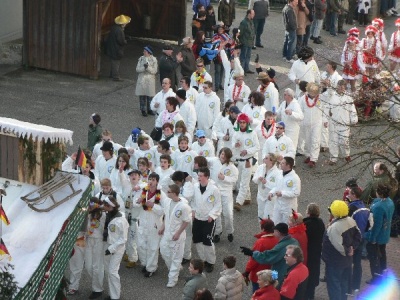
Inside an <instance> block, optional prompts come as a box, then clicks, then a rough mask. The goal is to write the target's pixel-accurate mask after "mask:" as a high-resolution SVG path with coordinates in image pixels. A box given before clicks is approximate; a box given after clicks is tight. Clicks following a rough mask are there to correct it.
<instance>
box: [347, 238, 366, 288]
mask: <svg viewBox="0 0 400 300" xmlns="http://www.w3.org/2000/svg"><path fill="white" fill-rule="evenodd" d="M363 244H364V242H363V241H361V243H360V245H359V246H358V248H357V249H355V250H354V254H353V276H352V277H351V280H350V284H349V293H351V292H352V291H351V289H353V290H359V289H360V286H361V277H362V266H361V256H362V251H363Z"/></svg>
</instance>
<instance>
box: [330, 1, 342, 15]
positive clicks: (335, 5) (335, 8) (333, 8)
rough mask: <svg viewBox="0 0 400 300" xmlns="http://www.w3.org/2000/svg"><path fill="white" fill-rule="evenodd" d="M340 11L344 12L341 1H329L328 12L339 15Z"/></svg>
mask: <svg viewBox="0 0 400 300" xmlns="http://www.w3.org/2000/svg"><path fill="white" fill-rule="evenodd" d="M340 10H343V8H342V6H341V5H340V2H339V0H329V4H328V11H329V12H335V13H338V12H339V11H340Z"/></svg>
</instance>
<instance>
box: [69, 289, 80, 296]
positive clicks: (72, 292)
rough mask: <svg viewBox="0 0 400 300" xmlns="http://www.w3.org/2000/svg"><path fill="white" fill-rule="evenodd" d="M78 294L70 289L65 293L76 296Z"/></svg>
mask: <svg viewBox="0 0 400 300" xmlns="http://www.w3.org/2000/svg"><path fill="white" fill-rule="evenodd" d="M76 294H78V290H74V289H70V290H68V291H67V295H76Z"/></svg>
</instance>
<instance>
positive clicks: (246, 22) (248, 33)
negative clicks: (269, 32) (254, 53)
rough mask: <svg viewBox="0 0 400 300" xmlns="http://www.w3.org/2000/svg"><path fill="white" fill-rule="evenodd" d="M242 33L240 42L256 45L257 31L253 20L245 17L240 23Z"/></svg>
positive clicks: (248, 45) (251, 45) (250, 45)
mask: <svg viewBox="0 0 400 300" xmlns="http://www.w3.org/2000/svg"><path fill="white" fill-rule="evenodd" d="M239 30H240V35H239V40H240V42H241V43H242V44H243V45H244V46H247V47H253V45H254V38H255V36H256V32H255V30H254V23H253V20H250V19H249V18H247V17H245V18H244V19H243V20H242V22H240V25H239Z"/></svg>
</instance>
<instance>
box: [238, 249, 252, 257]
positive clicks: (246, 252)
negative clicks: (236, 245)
mask: <svg viewBox="0 0 400 300" xmlns="http://www.w3.org/2000/svg"><path fill="white" fill-rule="evenodd" d="M240 249H242V250H241V251H242V253H243V254H244V255H247V256H253V250H251V249H250V248H246V247H240Z"/></svg>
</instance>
